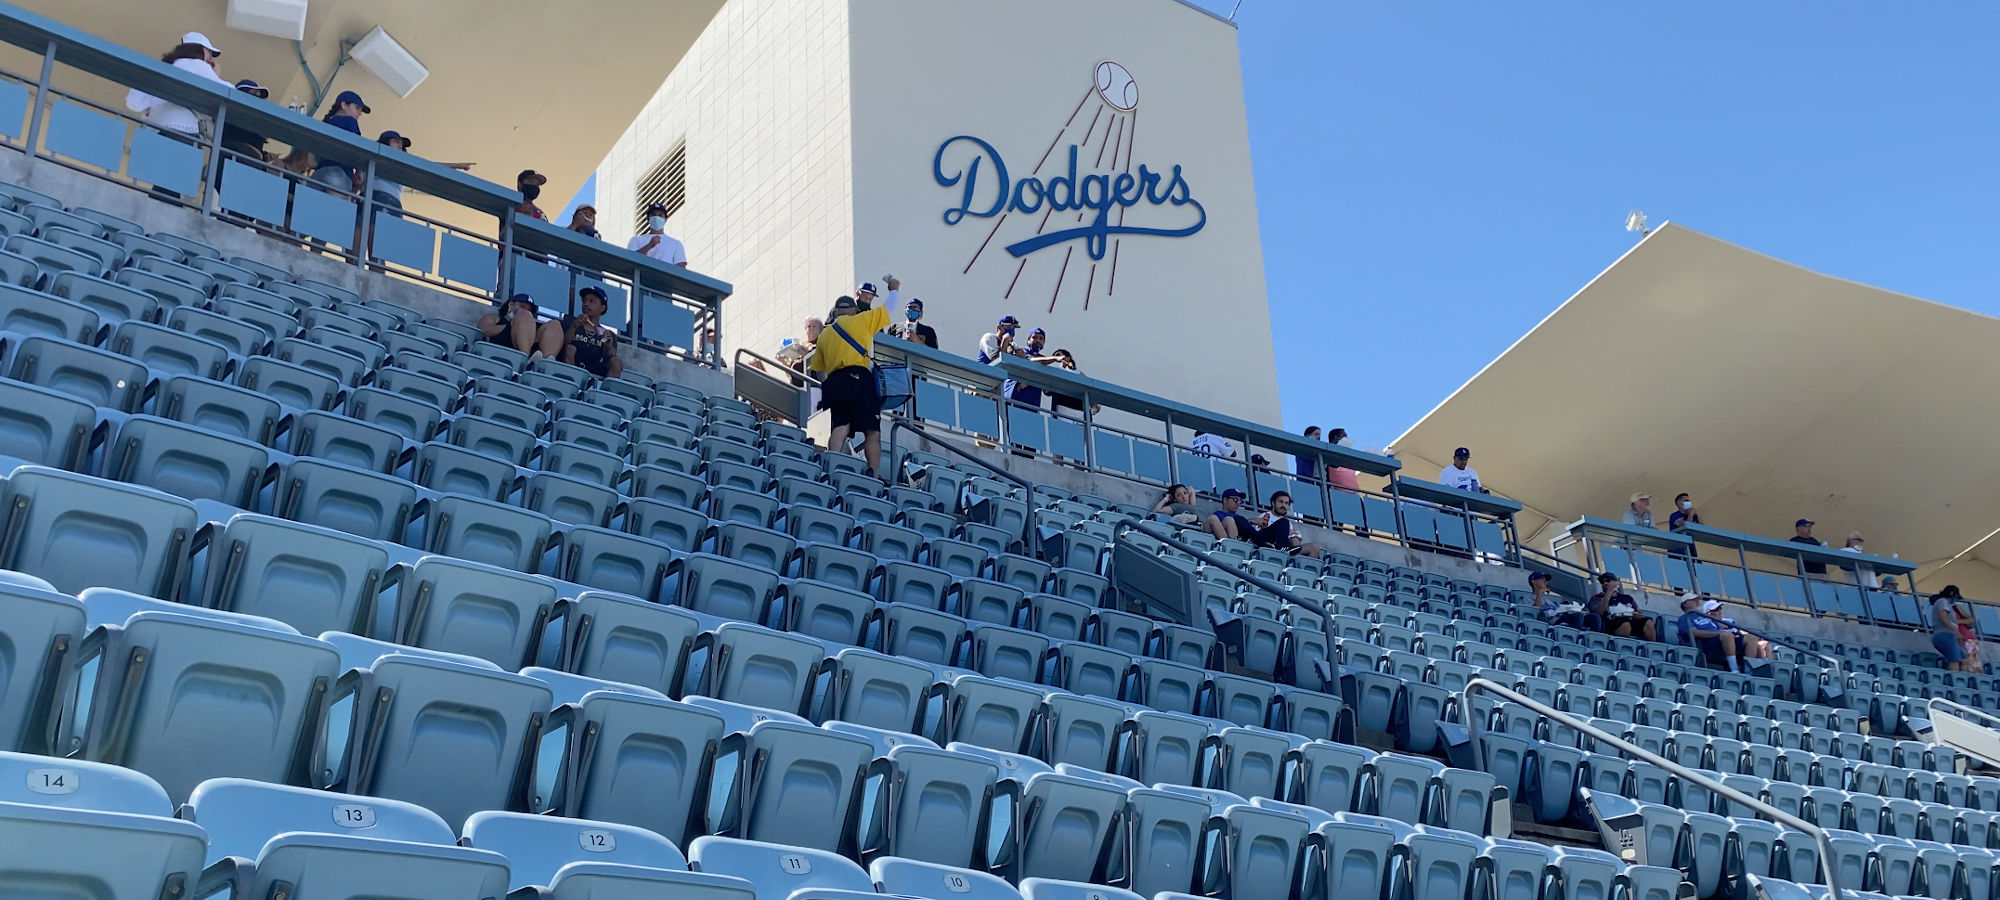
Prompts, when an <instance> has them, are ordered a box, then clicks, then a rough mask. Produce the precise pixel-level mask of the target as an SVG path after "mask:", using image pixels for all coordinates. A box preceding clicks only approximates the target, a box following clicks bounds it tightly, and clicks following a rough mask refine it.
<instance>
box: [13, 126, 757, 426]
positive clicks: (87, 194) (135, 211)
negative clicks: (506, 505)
mask: <svg viewBox="0 0 2000 900" xmlns="http://www.w3.org/2000/svg"><path fill="white" fill-rule="evenodd" d="M0 180H6V181H10V182H13V183H15V184H18V185H21V186H23V187H26V188H29V189H31V190H35V191H40V192H41V193H44V194H48V195H50V196H52V197H55V198H57V199H59V200H61V201H63V203H64V204H65V205H67V206H87V207H89V208H91V209H95V210H99V211H101V212H107V213H110V214H112V215H114V216H119V217H121V218H125V219H130V220H132V221H134V222H137V223H139V225H140V227H143V228H145V229H146V231H147V232H149V233H150V232H155V231H164V232H169V233H172V234H178V235H181V236H183V237H188V238H193V239H194V240H197V241H201V242H202V243H204V244H208V245H209V246H212V247H214V248H216V249H218V250H221V251H222V254H223V255H224V256H241V257H246V258H249V259H254V260H257V261H258V262H262V263H266V264H269V265H272V266H276V267H278V268H280V269H284V270H285V271H288V272H290V273H292V274H293V275H295V276H298V277H299V278H306V279H312V280H314V281H324V282H326V283H327V284H332V285H338V286H340V287H344V288H347V289H348V290H351V291H353V292H355V293H356V294H359V295H361V296H362V297H363V298H366V299H371V300H384V301H387V302H390V303H394V304H397V305H399V306H407V307H409V308H411V309H414V310H416V311H418V312H420V313H423V314H424V315H425V316H428V317H431V318H434V319H441V320H448V321H453V322H464V323H466V324H472V323H475V322H478V321H479V317H480V316H483V315H485V314H486V313H487V312H488V311H490V310H491V309H492V304H490V303H486V302H484V301H481V300H476V299H473V298H470V297H465V296H461V295H458V294H451V293H446V292H444V291H441V290H438V289H436V288H433V287H431V286H429V285H425V284H420V283H417V282H414V281H407V280H404V279H401V278H395V277H391V276H388V275H382V274H377V273H375V272H370V271H368V270H366V269H364V268H362V267H360V266H356V265H352V264H350V263H347V262H344V261H341V260H338V259H334V258H332V257H328V256H322V255H320V254H317V253H313V252H311V251H308V250H304V249H301V248H300V247H298V246H297V245H294V244H288V243H286V242H283V241H280V240H278V239H276V238H272V237H268V236H265V235H263V234H260V233H258V232H256V231H252V230H250V229H248V228H244V227H242V226H238V225H231V224H229V223H227V222H223V221H220V220H218V219H213V218H210V217H207V216H204V215H202V214H200V213H198V212H196V211H194V210H192V209H188V208H185V207H180V206H173V205H170V204H167V203H163V202H161V201H158V200H155V199H153V198H152V197H151V196H149V195H148V194H146V193H145V192H144V191H140V190H137V189H134V188H130V187H127V186H125V185H121V184H117V183H115V182H111V181H106V180H104V179H102V178H97V177H95V176H91V175H86V174H84V173H82V172H78V171H76V170H74V169H70V168H67V167H65V166H60V165H57V164H55V163H52V162H48V161H46V160H38V159H30V158H29V157H27V156H26V155H24V154H21V153H14V152H0ZM620 352H621V353H622V354H624V355H625V365H626V367H627V369H628V370H629V371H633V372H637V373H639V374H641V375H646V376H648V377H650V378H652V379H653V380H655V381H668V382H672V383H675V384H684V385H687V386H689V387H693V388H695V389H697V390H699V391H701V392H702V393H704V394H712V395H721V396H733V395H734V394H735V388H734V386H733V384H732V382H731V380H730V377H729V376H728V375H727V374H725V373H723V372H722V371H720V370H718V369H711V368H708V367H707V366H701V365H696V364H694V363H690V362H687V361H685V360H681V359H676V358H674V357H671V356H668V355H666V354H664V353H660V352H657V351H654V350H648V349H644V348H640V347H635V346H633V345H631V344H625V345H623V346H621V347H620Z"/></svg>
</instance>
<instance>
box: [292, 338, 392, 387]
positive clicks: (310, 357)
mask: <svg viewBox="0 0 2000 900" xmlns="http://www.w3.org/2000/svg"><path fill="white" fill-rule="evenodd" d="M272 355H273V356H275V357H277V358H278V359H279V360H280V361H282V362H287V363H291V364H293V365H296V366H299V367H301V368H305V369H310V370H312V371H315V372H319V373H321V374H324V375H326V376H328V377H331V378H333V379H334V380H336V381H339V382H340V383H341V384H343V385H346V386H349V387H352V386H354V385H356V384H359V383H360V381H361V376H362V375H364V374H366V373H368V372H371V371H373V370H374V365H373V364H372V363H370V362H369V361H368V360H366V359H362V358H361V357H359V356H356V355H354V354H351V353H346V352H343V351H342V350H340V349H338V348H335V347H328V346H324V345H322V344H319V343H316V342H315V341H313V340H307V339H303V338H285V339H283V340H280V341H278V342H277V344H276V345H275V346H273V348H272Z"/></svg>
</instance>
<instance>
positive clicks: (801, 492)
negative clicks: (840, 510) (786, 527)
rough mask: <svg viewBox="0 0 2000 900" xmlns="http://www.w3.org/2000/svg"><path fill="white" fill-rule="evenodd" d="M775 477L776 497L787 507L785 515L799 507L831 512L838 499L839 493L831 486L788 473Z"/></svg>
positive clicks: (796, 510)
mask: <svg viewBox="0 0 2000 900" xmlns="http://www.w3.org/2000/svg"><path fill="white" fill-rule="evenodd" d="M777 479H778V499H779V500H780V501H782V502H783V503H784V504H785V506H786V507H787V509H786V515H787V516H789V515H791V514H793V513H796V512H801V511H802V509H801V507H814V508H816V510H817V511H818V512H832V511H833V506H834V504H835V503H836V502H837V501H838V499H839V495H838V494H836V493H834V490H833V488H832V487H831V486H828V485H824V484H820V483H819V482H817V481H811V480H808V479H804V478H797V477H794V476H790V475H779V476H777ZM843 515H845V514H843ZM850 518H851V517H850Z"/></svg>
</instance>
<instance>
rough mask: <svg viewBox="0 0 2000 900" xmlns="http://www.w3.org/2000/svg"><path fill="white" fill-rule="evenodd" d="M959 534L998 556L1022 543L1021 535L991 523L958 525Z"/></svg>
mask: <svg viewBox="0 0 2000 900" xmlns="http://www.w3.org/2000/svg"><path fill="white" fill-rule="evenodd" d="M958 532H959V536H960V537H961V538H964V539H965V540H966V541H967V542H969V543H972V544H976V545H978V546H980V547H981V548H984V549H985V550H986V552H987V553H989V554H992V555H995V556H998V555H1000V554H1002V553H1007V552H1009V550H1010V549H1011V548H1014V547H1015V546H1016V545H1018V544H1019V543H1020V536H1019V535H1015V534H1008V533H1007V532H1005V531H1002V530H1000V529H998V528H994V527H992V526H990V525H980V524H978V523H976V522H966V523H963V524H960V525H959V526H958Z"/></svg>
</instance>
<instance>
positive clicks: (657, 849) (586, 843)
mask: <svg viewBox="0 0 2000 900" xmlns="http://www.w3.org/2000/svg"><path fill="white" fill-rule="evenodd" d="M464 831H465V837H464V839H463V840H462V841H461V842H460V843H461V844H462V845H463V846H466V847H471V848H474V849H478V850H489V851H492V852H495V853H499V854H501V855H502V856H504V857H506V859H507V864H508V876H509V879H510V882H511V884H510V890H521V889H523V888H548V887H549V886H550V885H553V884H555V883H556V878H557V876H558V874H559V873H561V872H562V871H563V870H564V869H566V868H571V867H574V869H573V870H572V873H571V874H572V877H574V875H576V874H578V873H581V874H582V875H583V876H584V877H585V878H594V879H598V880H600V881H602V880H607V879H608V880H609V881H610V884H608V885H599V886H598V888H597V889H598V890H605V889H609V888H612V887H615V886H617V885H621V884H629V885H630V889H633V890H637V889H641V888H644V887H650V888H652V889H653V890H665V889H667V888H666V887H665V885H668V884H672V885H676V886H677V885H678V883H679V882H674V881H667V882H659V881H654V880H652V879H654V877H655V876H656V875H660V874H669V873H675V874H680V875H683V876H685V875H686V874H688V873H687V872H686V869H687V859H686V857H684V856H682V855H681V851H680V848H678V847H675V846H674V844H673V842H671V841H669V840H667V839H666V838H665V837H662V836H661V835H659V834H656V833H654V832H651V831H648V830H646V829H644V828H636V827H632V826H628V825H620V824H617V823H612V822H600V821H592V820H588V819H573V818H560V817H554V816H535V815H528V814H526V813H510V812H498V811H493V810H489V811H486V812H480V813H474V814H473V815H472V817H471V818H469V819H467V820H466V822H465V829H464ZM579 893H581V892H579Z"/></svg>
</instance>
